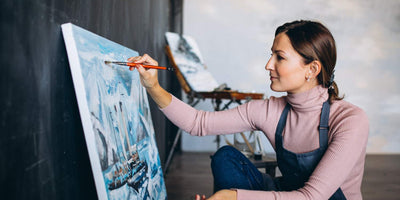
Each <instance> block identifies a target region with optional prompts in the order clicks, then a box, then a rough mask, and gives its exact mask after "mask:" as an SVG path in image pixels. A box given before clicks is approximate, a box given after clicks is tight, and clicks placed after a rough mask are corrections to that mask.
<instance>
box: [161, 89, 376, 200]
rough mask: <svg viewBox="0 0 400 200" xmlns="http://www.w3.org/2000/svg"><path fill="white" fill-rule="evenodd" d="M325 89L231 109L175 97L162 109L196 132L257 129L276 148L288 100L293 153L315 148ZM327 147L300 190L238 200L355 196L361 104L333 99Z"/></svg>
mask: <svg viewBox="0 0 400 200" xmlns="http://www.w3.org/2000/svg"><path fill="white" fill-rule="evenodd" d="M327 98H328V92H327V89H326V88H323V87H321V86H317V87H314V88H313V89H311V90H309V91H306V92H304V93H300V94H289V95H288V96H285V97H280V98H276V97H271V98H270V99H266V100H253V101H250V102H248V103H246V104H243V105H240V106H238V107H236V108H233V109H230V110H224V111H219V112H206V111H200V110H196V109H194V108H192V107H190V106H189V105H187V104H185V103H183V102H182V101H180V100H178V99H177V98H175V97H173V98H172V102H171V103H170V105H168V106H167V107H165V108H164V109H161V110H162V111H163V113H164V114H165V115H166V116H167V117H168V118H169V119H170V120H171V121H172V122H173V123H174V124H176V125H177V126H178V127H180V128H181V129H183V130H185V131H186V132H189V133H190V134H191V135H195V136H205V135H217V134H229V133H237V132H242V131H249V130H261V131H262V132H264V134H265V136H267V138H268V140H269V141H270V142H271V144H272V146H273V147H274V148H275V129H276V127H277V124H278V121H279V117H280V115H281V113H282V111H283V109H284V107H285V105H286V103H287V102H289V103H290V104H291V105H292V110H291V111H290V112H289V114H288V118H287V122H286V127H285V129H284V131H283V133H282V134H283V137H284V138H283V145H284V147H285V148H286V149H287V150H290V151H292V152H295V153H305V152H309V151H313V150H315V149H317V148H319V142H318V141H319V136H318V124H319V120H320V114H321V108H322V104H323V103H324V102H325V101H326V100H327ZM329 127H330V130H329V147H328V149H327V150H326V153H325V155H324V156H323V158H322V160H321V161H320V163H319V164H318V166H317V167H316V169H315V171H314V172H313V174H312V175H311V177H310V179H309V181H308V182H307V183H306V184H305V186H304V187H303V188H300V189H298V190H295V191H290V192H266V191H250V190H241V189H238V190H237V199H238V200H252V199H254V200H263V199H265V200H267V199H296V200H302V199H318V200H321V199H328V198H329V197H330V196H331V195H332V194H333V193H334V192H335V191H336V190H337V189H338V188H339V187H340V188H341V189H342V191H343V193H344V194H345V196H346V198H347V199H351V200H358V199H362V196H361V190H360V189H361V182H362V177H363V172H364V162H365V150H366V145H367V140H368V132H369V124H368V118H367V115H366V114H365V112H364V111H363V110H361V109H360V108H358V107H356V106H354V105H352V104H350V103H348V102H346V101H343V100H341V101H335V102H333V103H332V105H331V109H330V115H329Z"/></svg>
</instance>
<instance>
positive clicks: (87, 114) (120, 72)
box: [62, 23, 166, 200]
mask: <svg viewBox="0 0 400 200" xmlns="http://www.w3.org/2000/svg"><path fill="white" fill-rule="evenodd" d="M62 32H63V36H64V41H65V45H66V48H67V54H68V60H69V63H70V68H71V73H72V78H73V82H74V87H75V92H76V97H77V101H78V106H79V112H80V116H81V120H82V126H83V130H84V133H85V139H86V144H87V148H88V152H89V158H90V163H91V167H92V171H93V175H94V180H95V184H96V190H97V194H98V197H99V199H110V200H111V199H166V189H165V184H164V179H163V174H162V169H161V164H160V159H159V155H158V150H157V146H156V142H155V137H154V129H153V123H152V120H151V115H150V109H149V103H148V99H147V95H146V91H145V89H144V88H143V87H142V86H141V84H140V79H139V74H138V73H137V71H136V70H134V71H130V70H129V69H128V67H124V66H109V65H105V64H104V61H105V60H108V61H126V60H127V59H128V58H129V57H132V56H137V55H138V52H136V51H133V50H131V49H129V48H126V47H124V46H121V45H119V44H117V43H114V42H112V41H110V40H107V39H105V38H103V37H100V36H98V35H96V34H94V33H91V32H89V31H87V30H84V29H82V28H80V27H78V26H75V25H73V24H71V23H68V24H63V25H62ZM82 153H86V152H82Z"/></svg>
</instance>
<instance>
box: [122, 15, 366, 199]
mask: <svg viewBox="0 0 400 200" xmlns="http://www.w3.org/2000/svg"><path fill="white" fill-rule="evenodd" d="M271 51H272V54H271V58H270V59H269V61H268V63H267V64H266V66H265V69H266V70H268V71H269V72H270V80H271V85H270V87H271V89H272V90H273V91H277V92H287V96H283V97H271V98H269V99H265V100H253V101H250V102H248V103H246V104H243V105H240V106H238V107H236V108H233V109H230V110H225V111H219V112H205V111H200V110H196V109H194V108H192V107H190V106H189V105H187V104H185V103H183V102H182V101H180V100H178V99H177V98H175V97H173V96H172V95H171V94H170V93H168V92H167V91H165V90H164V89H163V88H161V86H160V85H159V83H158V79H157V70H154V69H149V70H145V69H144V68H143V67H141V66H138V67H137V70H138V71H139V73H140V77H141V82H142V84H143V86H144V87H145V88H146V89H147V92H148V93H149V94H150V96H151V97H152V98H153V99H154V101H155V102H156V103H157V104H158V106H159V107H160V108H161V110H162V111H163V112H164V114H165V115H166V116H167V117H168V118H169V119H170V120H171V121H172V122H173V123H175V124H176V125H177V126H178V127H179V128H181V129H183V130H185V131H187V132H189V133H190V134H191V135H197V136H204V135H216V134H230V133H237V132H242V131H250V130H260V131H262V132H263V133H264V134H265V136H267V138H268V140H269V141H270V142H271V144H272V146H273V147H274V149H275V151H276V155H277V161H278V167H279V169H280V171H281V172H282V177H278V178H274V179H273V178H271V177H269V176H268V175H266V174H263V173H261V172H260V171H258V170H257V169H256V168H255V167H254V165H253V164H252V163H251V162H249V160H248V159H247V158H246V157H245V156H243V155H242V154H241V153H240V152H238V151H237V150H236V149H234V148H232V147H222V148H221V149H219V150H218V151H217V152H216V153H215V154H214V156H213V159H212V164H211V165H212V172H213V176H214V187H215V189H216V191H217V192H216V193H215V194H214V195H212V196H211V197H210V198H209V199H241V200H242V199H243V200H244V199H246V200H249V199H257V200H261V199H265V200H267V199H296V200H301V199H318V200H321V199H355V200H357V199H362V196H361V190H360V188H361V182H362V177H363V172H364V162H365V151H366V144H367V139H368V132H369V124H368V118H367V115H366V114H365V112H364V111H363V110H361V109H360V108H358V107H356V106H354V105H352V104H350V103H348V102H346V101H344V100H342V98H341V97H339V95H338V93H339V91H338V87H337V85H336V83H335V81H334V69H335V64H336V47H335V41H334V39H333V36H332V34H331V33H330V31H329V30H328V29H327V28H326V27H325V26H324V25H322V24H321V23H319V22H314V21H294V22H290V23H286V24H283V25H282V26H280V27H278V28H277V30H276V32H275V39H274V43H273V45H272V48H271ZM129 61H130V62H135V63H142V64H150V65H157V62H156V61H155V60H153V59H152V58H151V57H150V56H148V55H146V54H145V55H143V56H138V57H132V58H129ZM133 69H134V67H132V68H131V70H133ZM196 198H197V199H205V197H204V196H203V197H202V198H200V196H197V197H196Z"/></svg>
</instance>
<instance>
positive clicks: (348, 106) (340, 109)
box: [331, 100, 367, 117]
mask: <svg viewBox="0 0 400 200" xmlns="http://www.w3.org/2000/svg"><path fill="white" fill-rule="evenodd" d="M331 112H334V113H337V114H342V115H346V116H352V115H356V116H360V117H361V116H364V117H366V116H367V114H366V113H365V111H364V110H363V109H362V108H360V107H358V106H356V105H354V104H352V103H350V102H348V101H346V100H337V101H333V103H332V104H331Z"/></svg>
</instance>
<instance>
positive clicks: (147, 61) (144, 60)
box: [128, 54, 158, 66]
mask: <svg viewBox="0 0 400 200" xmlns="http://www.w3.org/2000/svg"><path fill="white" fill-rule="evenodd" d="M128 61H129V62H133V63H138V64H144V65H154V66H157V65H158V62H157V61H156V60H154V59H153V58H152V57H150V56H149V55H148V54H144V55H143V56H136V57H130V58H128Z"/></svg>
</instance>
